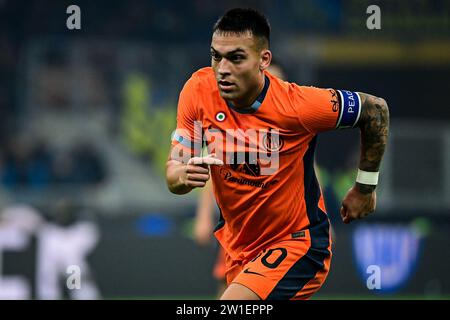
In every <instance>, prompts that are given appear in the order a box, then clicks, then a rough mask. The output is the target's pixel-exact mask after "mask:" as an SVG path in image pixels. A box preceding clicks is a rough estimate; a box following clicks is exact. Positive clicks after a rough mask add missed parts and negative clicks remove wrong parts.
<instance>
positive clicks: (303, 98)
mask: <svg viewBox="0 0 450 320" xmlns="http://www.w3.org/2000/svg"><path fill="white" fill-rule="evenodd" d="M296 104H297V105H296V109H297V110H298V112H297V114H298V117H299V121H300V123H301V124H302V126H303V127H304V128H305V129H306V130H307V131H309V132H312V133H319V132H323V131H328V130H333V129H343V128H352V127H353V126H354V125H355V124H356V123H357V122H358V120H359V116H360V113H361V99H360V97H359V94H358V93H357V92H353V91H348V90H335V89H322V88H316V87H303V86H297V90H296Z"/></svg>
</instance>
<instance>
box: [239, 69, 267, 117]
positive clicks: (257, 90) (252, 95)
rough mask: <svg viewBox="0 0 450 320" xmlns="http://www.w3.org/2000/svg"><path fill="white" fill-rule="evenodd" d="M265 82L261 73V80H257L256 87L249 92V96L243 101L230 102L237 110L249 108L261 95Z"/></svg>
mask: <svg viewBox="0 0 450 320" xmlns="http://www.w3.org/2000/svg"><path fill="white" fill-rule="evenodd" d="M265 81H266V77H265V75H264V73H263V74H262V76H261V78H260V79H259V82H258V85H257V86H255V89H254V90H250V91H249V94H248V95H247V97H245V98H243V99H239V100H232V101H231V103H232V104H233V106H234V107H235V108H238V109H246V108H249V107H250V106H251V105H252V104H253V103H254V102H255V101H256V99H257V98H258V96H259V95H260V94H261V92H262V91H263V90H264V84H265Z"/></svg>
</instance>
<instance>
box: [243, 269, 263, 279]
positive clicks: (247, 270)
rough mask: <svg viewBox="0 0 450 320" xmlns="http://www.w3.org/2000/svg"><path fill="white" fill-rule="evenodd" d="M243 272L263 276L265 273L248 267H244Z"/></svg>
mask: <svg viewBox="0 0 450 320" xmlns="http://www.w3.org/2000/svg"><path fill="white" fill-rule="evenodd" d="M244 273H249V274H256V275H258V276H261V277H265V275H263V274H261V273H258V272H253V271H250V268H247V269H244Z"/></svg>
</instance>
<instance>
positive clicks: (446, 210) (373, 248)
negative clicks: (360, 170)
mask: <svg viewBox="0 0 450 320" xmlns="http://www.w3.org/2000/svg"><path fill="white" fill-rule="evenodd" d="M70 4H76V5H78V6H79V7H80V8H81V27H82V28H81V30H73V31H69V30H67V28H66V19H67V18H68V16H69V15H68V14H67V13H66V8H67V7H68V6H69V5H70ZM371 4H376V5H378V6H379V7H380V8H381V30H369V29H368V28H367V27H366V20H367V18H368V17H369V14H367V13H366V9H367V7H368V6H369V5H371ZM236 6H244V7H254V8H257V9H260V10H261V11H262V12H264V13H265V14H266V15H267V16H268V18H269V19H270V21H271V25H272V52H273V53H274V56H275V57H276V58H277V60H278V61H279V62H280V63H281V65H282V66H283V67H284V68H285V70H286V73H287V78H288V79H289V80H290V81H293V82H297V83H299V84H305V85H315V86H320V87H334V88H339V89H354V90H357V91H363V92H368V93H373V94H375V95H378V96H381V97H384V98H385V99H386V100H387V101H388V104H389V106H390V112H391V137H390V141H389V146H388V150H387V152H386V156H385V160H384V162H383V170H382V176H381V184H380V186H379V188H378V199H379V203H378V208H377V212H376V214H374V215H373V216H371V217H370V218H369V219H367V220H364V221H360V222H357V223H352V224H351V225H343V224H342V222H341V221H340V218H339V214H338V209H339V200H340V199H342V197H343V195H344V194H345V192H346V191H347V189H348V188H349V187H350V186H351V184H352V182H353V181H354V178H355V174H356V172H355V168H356V164H357V160H358V150H359V149H358V148H359V132H358V130H353V131H340V132H333V133H327V134H323V135H321V136H320V137H319V149H318V153H317V162H318V166H319V168H320V175H321V180H322V187H323V189H324V191H325V194H326V197H327V199H326V200H327V207H328V211H329V215H330V217H331V219H332V221H333V226H334V234H335V244H334V260H333V263H332V268H331V272H330V275H329V277H328V280H327V282H326V284H325V286H324V287H323V288H322V290H321V291H320V292H319V294H317V295H316V296H315V298H316V299H320V298H325V299H333V298H341V299H346V298H354V299H356V298H363V299H385V298H386V299H397V298H399V299H401V298H406V299H414V298H429V299H438V298H444V299H448V298H449V297H450V274H449V271H450V268H449V266H450V235H449V230H450V105H449V95H450V1H448V0H434V1H423V0H414V1H387V0H384V1H375V0H374V1H365V0H362V1H356V0H347V1H344V0H329V1H327V0H317V1H313V0H280V1H275V0H274V1H270V0H258V1H237V0H236V1H234V0H232V1H208V0H193V1H181V0H176V1H174V0H170V1H163V0H149V1H143V0H142V1H140V0H130V1H95V2H94V1H87V0H85V1H70V2H69V1H52V0H27V1H24V0H18V1H16V0H14V1H13V0H0V212H1V214H0V298H3V299H63V298H69V299H72V298H73V299H77V298H81V299H96V298H103V299H115V298H121V299H122V298H123V299H130V298H148V299H158V298H165V299H195V298H204V299H210V298H211V299H212V298H214V296H215V292H216V282H215V280H214V279H213V277H212V267H213V264H214V260H215V253H216V249H217V248H216V246H215V245H214V244H211V245H210V246H208V247H198V246H197V245H196V243H195V242H194V241H193V239H192V221H193V218H194V212H195V207H196V198H197V196H198V193H196V192H193V193H192V194H190V195H188V196H185V197H179V196H174V195H172V194H170V193H169V192H168V190H167V188H166V186H165V180H164V168H165V160H166V157H167V153H168V148H169V144H170V133H171V132H172V130H173V129H174V128H175V117H176V103H177V98H178V93H179V90H180V89H181V87H182V85H183V83H184V81H186V80H187V78H188V77H189V76H190V74H191V73H192V72H193V71H195V70H196V69H198V68H199V67H203V66H207V65H209V63H210V61H209V51H208V50H209V49H208V48H209V43H210V36H211V34H210V30H211V27H212V24H213V23H214V22H215V20H216V19H217V18H218V17H219V16H220V15H221V14H222V13H223V12H224V11H225V10H226V9H229V8H232V7H236ZM69 265H77V266H79V267H80V269H81V275H82V280H81V289H79V290H69V289H67V286H66V280H67V277H68V274H67V267H68V266H69ZM371 265H376V266H379V267H380V270H381V280H382V281H381V289H373V290H370V289H369V288H368V287H367V280H368V278H369V277H370V276H371V273H370V268H369V270H368V267H369V266H371ZM368 271H369V273H368Z"/></svg>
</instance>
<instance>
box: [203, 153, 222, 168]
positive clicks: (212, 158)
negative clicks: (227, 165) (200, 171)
mask: <svg viewBox="0 0 450 320" xmlns="http://www.w3.org/2000/svg"><path fill="white" fill-rule="evenodd" d="M203 161H204V163H205V164H208V165H216V166H223V161H222V160H221V159H219V158H217V157H216V154H215V153H211V154H208V155H207V156H206V157H204V158H203Z"/></svg>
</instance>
